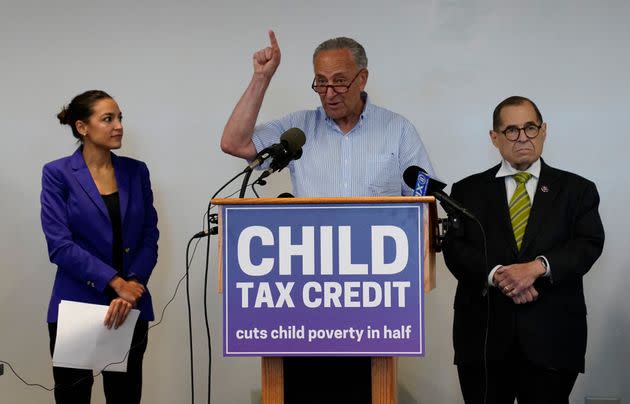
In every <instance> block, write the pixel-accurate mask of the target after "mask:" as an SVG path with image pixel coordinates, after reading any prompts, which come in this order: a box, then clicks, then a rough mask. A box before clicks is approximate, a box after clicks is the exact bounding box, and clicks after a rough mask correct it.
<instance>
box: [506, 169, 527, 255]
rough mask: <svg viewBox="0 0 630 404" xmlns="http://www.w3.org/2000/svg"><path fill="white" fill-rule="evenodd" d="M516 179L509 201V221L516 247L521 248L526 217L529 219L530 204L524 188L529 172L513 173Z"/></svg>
mask: <svg viewBox="0 0 630 404" xmlns="http://www.w3.org/2000/svg"><path fill="white" fill-rule="evenodd" d="M513 177H514V180H515V181H516V190H515V191H514V195H512V200H511V201H510V221H511V222H512V230H513V231H514V238H515V239H516V247H517V248H518V249H519V251H520V250H521V244H523V236H524V235H525V228H526V227H527V219H529V211H530V210H531V207H532V204H531V202H530V200H529V195H528V194H527V189H525V183H527V181H529V179H530V178H531V177H532V175H531V174H530V173H524V172H523V173H517V174H514V175H513Z"/></svg>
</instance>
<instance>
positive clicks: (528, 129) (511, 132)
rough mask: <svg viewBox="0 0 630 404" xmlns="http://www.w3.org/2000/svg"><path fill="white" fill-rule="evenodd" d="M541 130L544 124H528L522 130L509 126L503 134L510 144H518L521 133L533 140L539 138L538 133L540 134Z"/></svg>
mask: <svg viewBox="0 0 630 404" xmlns="http://www.w3.org/2000/svg"><path fill="white" fill-rule="evenodd" d="M540 128H542V124H540V125H536V124H535V123H528V124H527V125H525V126H523V127H522V128H519V127H517V126H508V127H507V128H505V130H502V131H501V133H503V135H505V138H506V139H507V140H509V141H510V142H516V141H517V140H518V137H519V136H520V135H521V131H523V132H525V136H527V138H528V139H533V138H535V137H536V136H538V133H540Z"/></svg>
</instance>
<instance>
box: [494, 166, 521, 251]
mask: <svg viewBox="0 0 630 404" xmlns="http://www.w3.org/2000/svg"><path fill="white" fill-rule="evenodd" d="M500 167H501V165H500V164H499V165H498V166H497V167H496V169H493V170H491V171H490V172H489V177H488V182H489V187H488V189H489V192H488V195H487V196H488V211H489V217H498V218H499V221H498V223H499V229H500V231H501V233H502V234H503V237H504V239H505V240H510V241H509V244H510V247H511V248H512V251H513V252H514V253H515V254H516V251H517V248H516V240H515V239H514V231H513V230H512V222H511V221H510V209H509V207H508V203H507V193H506V190H505V178H503V177H499V178H497V176H496V174H497V171H499V168H500Z"/></svg>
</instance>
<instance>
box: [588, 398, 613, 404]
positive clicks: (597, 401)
mask: <svg viewBox="0 0 630 404" xmlns="http://www.w3.org/2000/svg"><path fill="white" fill-rule="evenodd" d="M584 404H621V399H620V398H617V397H584Z"/></svg>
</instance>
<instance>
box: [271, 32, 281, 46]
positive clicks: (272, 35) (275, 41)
mask: <svg viewBox="0 0 630 404" xmlns="http://www.w3.org/2000/svg"><path fill="white" fill-rule="evenodd" d="M269 42H270V43H271V47H272V48H274V49H278V48H280V46H279V45H278V40H277V39H276V34H275V32H273V30H269Z"/></svg>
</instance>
